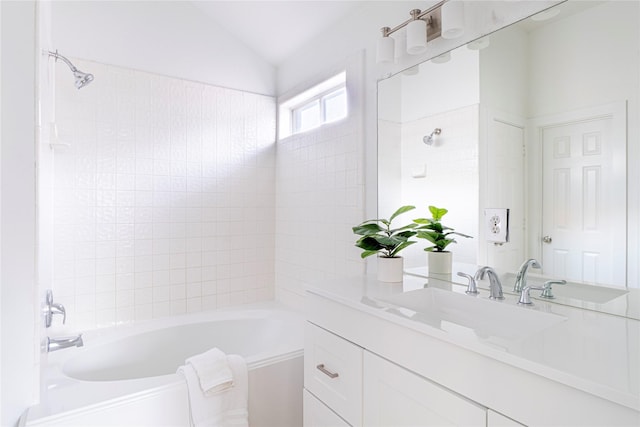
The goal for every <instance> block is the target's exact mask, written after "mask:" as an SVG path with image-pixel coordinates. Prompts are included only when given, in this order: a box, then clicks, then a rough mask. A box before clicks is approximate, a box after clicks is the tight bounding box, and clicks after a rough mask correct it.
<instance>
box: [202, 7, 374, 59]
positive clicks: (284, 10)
mask: <svg viewBox="0 0 640 427" xmlns="http://www.w3.org/2000/svg"><path fill="white" fill-rule="evenodd" d="M191 3H192V4H193V5H194V6H195V7H196V8H198V9H199V10H200V11H201V12H203V13H205V14H207V15H208V16H209V17H210V18H211V19H212V20H213V21H214V22H215V23H216V24H218V25H220V26H221V27H222V28H224V29H225V30H227V31H228V32H229V33H231V34H232V35H233V36H234V37H236V38H238V39H239V40H241V41H242V42H243V43H244V44H246V45H247V46H249V47H250V48H251V49H252V50H253V51H255V52H256V53H257V54H258V55H260V56H261V57H262V58H264V59H265V60H266V61H267V62H269V63H271V64H272V65H274V66H278V65H279V64H280V63H282V61H284V60H285V59H286V58H287V57H289V56H290V55H292V54H293V53H294V52H295V51H296V50H298V49H300V48H301V47H302V46H303V45H304V43H306V42H307V41H308V40H310V39H312V38H313V37H315V36H316V35H319V34H321V33H322V32H323V31H324V30H326V29H327V28H329V27H330V26H331V25H332V24H333V23H335V22H337V21H339V20H340V19H341V18H343V17H344V16H345V15H347V14H348V13H349V12H351V11H352V10H353V9H354V8H356V7H358V6H359V5H362V3H363V2H362V1H357V0H342V1H332V0H289V1H269V0H261V1H255V0H253V1H244V0H235V1H230V0H229V1H218V0H201V1H192V2H191Z"/></svg>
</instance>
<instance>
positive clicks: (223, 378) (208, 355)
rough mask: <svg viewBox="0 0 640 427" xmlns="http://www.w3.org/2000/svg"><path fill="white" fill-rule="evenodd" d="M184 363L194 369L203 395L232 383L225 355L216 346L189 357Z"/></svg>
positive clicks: (213, 392) (225, 387) (215, 391)
mask: <svg viewBox="0 0 640 427" xmlns="http://www.w3.org/2000/svg"><path fill="white" fill-rule="evenodd" d="M185 363H186V364H187V365H191V367H192V368H193V369H194V370H195V371H196V374H197V375H198V380H199V382H200V387H201V388H202V392H203V393H204V394H205V396H211V395H213V394H215V393H217V392H219V391H222V390H225V389H227V388H229V387H231V386H232V385H233V375H232V374H231V369H230V368H229V364H228V363H227V355H226V354H224V353H223V352H222V351H220V350H218V349H217V348H212V349H211V350H209V351H206V352H204V353H202V354H198V355H196V356H193V357H190V358H188V359H187V360H186V361H185Z"/></svg>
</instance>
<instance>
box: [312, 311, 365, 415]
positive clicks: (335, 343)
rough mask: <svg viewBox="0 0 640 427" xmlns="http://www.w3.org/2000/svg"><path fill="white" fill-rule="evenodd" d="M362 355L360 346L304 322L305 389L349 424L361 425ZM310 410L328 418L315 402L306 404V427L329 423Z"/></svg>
mask: <svg viewBox="0 0 640 427" xmlns="http://www.w3.org/2000/svg"><path fill="white" fill-rule="evenodd" d="M362 354H363V349H362V347H359V346H357V345H355V344H353V343H351V342H349V341H347V340H345V339H343V338H341V337H339V336H337V335H335V334H332V333H331V332H328V331H326V330H324V329H322V328H320V327H318V326H316V325H313V324H311V323H307V325H306V329H305V343H304V388H305V390H306V391H307V392H309V393H311V394H312V395H313V396H315V397H317V398H318V400H319V401H320V403H319V404H325V405H326V406H327V407H328V408H331V409H330V410H333V411H334V412H335V413H336V414H337V415H339V416H340V417H341V418H343V419H344V420H346V421H347V422H348V425H352V426H361V425H362ZM309 403H310V404H311V403H313V402H309ZM308 409H309V410H308ZM311 410H312V411H315V412H317V413H319V414H320V415H319V416H320V417H321V418H322V419H329V418H330V417H328V416H327V414H326V412H322V411H320V410H319V409H318V407H317V405H314V406H310V407H309V408H307V407H306V406H305V408H304V412H305V426H307V427H309V426H314V427H316V426H317V427H320V426H322V425H325V426H327V427H328V426H331V425H332V424H322V423H321V422H320V420H319V419H312V418H313V417H312V415H311V414H310V413H309V411H311ZM307 421H309V423H307Z"/></svg>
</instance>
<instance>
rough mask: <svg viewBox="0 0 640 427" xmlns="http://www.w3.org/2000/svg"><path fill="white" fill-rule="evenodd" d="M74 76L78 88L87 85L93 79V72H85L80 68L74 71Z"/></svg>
mask: <svg viewBox="0 0 640 427" xmlns="http://www.w3.org/2000/svg"><path fill="white" fill-rule="evenodd" d="M73 76H74V77H75V78H76V81H75V85H76V88H78V89H81V88H83V87H85V86H86V85H88V84H89V83H91V82H92V81H93V74H91V73H83V72H82V71H80V70H76V71H74V72H73Z"/></svg>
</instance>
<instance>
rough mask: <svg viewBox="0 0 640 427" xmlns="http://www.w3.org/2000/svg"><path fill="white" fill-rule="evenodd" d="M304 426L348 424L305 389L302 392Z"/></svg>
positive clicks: (322, 426)
mask: <svg viewBox="0 0 640 427" xmlns="http://www.w3.org/2000/svg"><path fill="white" fill-rule="evenodd" d="M302 393H303V394H302V404H303V406H304V416H303V423H304V426H305V427H349V424H348V423H347V422H346V421H345V420H343V419H342V418H340V417H339V416H338V415H337V414H336V413H335V412H333V411H332V410H331V409H329V407H328V406H327V405H325V404H324V403H322V402H321V401H320V400H319V399H318V398H317V397H315V396H314V395H312V394H311V393H309V392H308V391H307V390H304V391H303V392H302Z"/></svg>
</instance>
